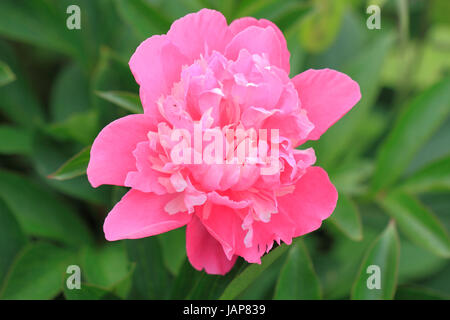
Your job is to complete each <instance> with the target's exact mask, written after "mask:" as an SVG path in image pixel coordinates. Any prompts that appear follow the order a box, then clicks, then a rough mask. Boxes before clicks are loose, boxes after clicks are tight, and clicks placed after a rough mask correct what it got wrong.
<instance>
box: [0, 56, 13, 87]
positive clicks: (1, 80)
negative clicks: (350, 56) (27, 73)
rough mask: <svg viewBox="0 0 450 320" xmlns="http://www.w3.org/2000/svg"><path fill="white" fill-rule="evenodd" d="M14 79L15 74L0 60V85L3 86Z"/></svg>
mask: <svg viewBox="0 0 450 320" xmlns="http://www.w3.org/2000/svg"><path fill="white" fill-rule="evenodd" d="M15 79H16V76H15V74H14V73H13V72H12V71H11V69H10V68H9V67H8V65H7V64H6V63H4V62H3V61H0V86H4V85H5V84H8V83H10V82H12V81H14V80H15Z"/></svg>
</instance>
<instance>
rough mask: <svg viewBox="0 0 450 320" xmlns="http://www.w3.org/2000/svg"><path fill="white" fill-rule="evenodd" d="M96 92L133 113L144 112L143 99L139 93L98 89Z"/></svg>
mask: <svg viewBox="0 0 450 320" xmlns="http://www.w3.org/2000/svg"><path fill="white" fill-rule="evenodd" d="M96 94H97V95H98V96H99V97H102V98H103V99H105V100H107V101H109V102H111V103H114V104H115V105H117V106H119V107H121V108H124V109H125V110H127V111H130V112H132V113H142V112H143V109H142V106H141V100H140V99H139V96H138V95H137V94H134V93H131V92H125V91H97V92H96Z"/></svg>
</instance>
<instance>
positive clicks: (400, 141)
mask: <svg viewBox="0 0 450 320" xmlns="http://www.w3.org/2000/svg"><path fill="white" fill-rule="evenodd" d="M449 112H450V78H449V77H447V78H446V79H444V80H443V81H441V82H440V83H438V84H436V85H435V86H433V87H431V88H429V89H427V90H426V91H424V92H422V93H421V94H419V95H418V96H417V97H415V98H414V99H413V100H412V101H410V102H408V103H407V106H406V107H405V110H404V112H403V113H402V114H401V115H400V117H399V119H398V120H397V122H396V124H395V126H394V128H393V129H392V131H391V133H390V134H389V136H388V137H387V139H386V140H385V142H384V143H383V145H382V146H381V147H380V149H379V151H378V157H377V162H376V167H375V174H374V178H373V179H372V190H373V191H374V192H378V191H380V190H382V189H384V188H386V187H389V186H390V185H392V184H393V183H394V182H395V181H396V180H397V179H398V178H399V177H400V176H401V174H402V173H403V172H404V170H405V169H406V168H407V166H408V164H409V163H410V162H411V160H412V158H413V157H414V155H415V154H416V152H417V151H418V150H419V148H420V147H421V146H422V145H423V144H424V143H425V142H426V141H427V140H428V139H429V138H430V137H431V135H432V134H433V133H434V132H435V131H436V130H437V129H438V128H439V126H440V125H441V124H442V123H443V121H444V120H445V119H446V117H447V115H448V114H449Z"/></svg>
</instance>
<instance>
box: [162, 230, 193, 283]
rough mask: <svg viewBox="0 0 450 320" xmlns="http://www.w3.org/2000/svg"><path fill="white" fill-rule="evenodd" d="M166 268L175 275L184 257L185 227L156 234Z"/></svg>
mask: <svg viewBox="0 0 450 320" xmlns="http://www.w3.org/2000/svg"><path fill="white" fill-rule="evenodd" d="M158 240H159V242H160V243H161V246H162V254H163V258H164V263H165V264H166V267H167V269H169V271H170V272H171V273H172V274H173V275H177V274H178V271H179V270H180V268H181V266H182V265H183V261H184V260H185V258H186V229H185V228H178V229H175V230H172V231H169V232H165V233H163V234H160V235H158Z"/></svg>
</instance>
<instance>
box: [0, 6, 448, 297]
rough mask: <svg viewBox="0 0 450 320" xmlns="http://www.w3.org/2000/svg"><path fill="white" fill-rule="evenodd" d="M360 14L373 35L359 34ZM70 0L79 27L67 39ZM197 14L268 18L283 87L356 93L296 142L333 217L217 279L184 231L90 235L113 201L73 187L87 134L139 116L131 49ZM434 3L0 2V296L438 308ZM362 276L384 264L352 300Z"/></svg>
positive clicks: (441, 256) (442, 107)
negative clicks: (371, 19)
mask: <svg viewBox="0 0 450 320" xmlns="http://www.w3.org/2000/svg"><path fill="white" fill-rule="evenodd" d="M371 3H376V4H378V5H380V7H381V26H382V28H381V30H369V29H367V27H366V19H367V18H368V16H369V15H368V14H367V13H366V8H367V6H368V5H369V4H371ZM71 4H77V5H79V6H80V8H81V26H82V28H81V30H68V29H67V28H66V19H67V17H68V14H67V13H66V8H67V7H68V6H69V5H71ZM203 7H209V8H214V9H218V10H220V11H221V12H223V13H224V14H225V16H226V17H227V19H228V21H229V22H230V21H232V20H233V19H235V18H238V17H242V16H253V17H257V18H266V19H270V20H272V21H273V22H275V23H276V24H277V25H278V26H279V27H280V28H281V29H282V30H283V32H284V34H285V36H286V37H287V40H288V45H289V48H290V51H291V65H292V75H295V74H297V73H299V72H301V71H303V70H306V69H308V68H325V67H328V68H334V69H337V70H339V71H342V72H345V73H347V74H349V75H350V76H351V77H352V78H353V79H355V80H356V81H357V82H358V83H359V84H360V86H361V90H362V96H363V98H362V100H361V101H360V102H359V104H358V105H357V106H356V107H355V108H354V109H353V110H352V111H351V112H350V113H349V114H348V115H346V116H345V117H344V118H343V119H342V120H341V121H340V122H339V123H338V124H336V125H335V126H334V127H333V128H332V129H330V130H329V131H328V132H327V133H326V134H325V135H324V136H323V137H322V139H321V140H320V141H318V142H314V143H311V145H312V146H313V147H314V148H315V149H316V152H317V155H318V157H317V158H318V165H320V166H323V167H324V168H325V169H326V170H327V171H328V173H329V175H330V177H331V180H332V181H333V182H334V183H335V185H336V186H337V189H338V190H339V202H338V207H337V209H336V211H335V213H334V214H333V215H332V217H331V218H330V219H328V220H327V221H325V223H324V225H323V226H322V228H321V229H320V230H318V231H316V232H313V233H312V234H309V235H307V236H304V237H301V238H299V239H296V240H295V241H294V244H293V245H292V246H289V247H288V246H285V245H281V246H279V247H278V248H276V249H274V250H273V251H272V252H271V253H269V254H268V255H267V256H266V257H264V258H263V262H262V264H261V265H248V264H247V263H245V262H243V261H242V260H239V261H238V263H237V265H236V266H235V267H234V268H233V270H232V271H231V272H230V273H229V274H228V275H227V276H225V277H221V276H211V275H207V274H205V273H203V272H198V271H196V270H194V269H193V268H192V267H191V266H190V265H189V263H188V262H187V260H186V254H185V240H184V230H183V229H180V230H175V231H172V232H169V233H167V234H163V235H160V236H156V237H151V238H146V239H140V240H128V241H119V242H113V243H109V242H107V241H106V240H104V237H103V232H102V223H103V220H104V218H105V216H106V214H107V212H108V211H109V210H110V209H111V207H112V206H113V204H114V203H116V202H117V201H118V200H119V199H120V197H121V196H122V195H123V194H124V191H125V190H124V189H123V188H114V187H109V186H104V187H100V188H98V189H93V188H91V187H90V186H89V184H88V182H87V179H86V176H85V175H84V172H85V169H86V164H87V161H88V157H89V145H90V144H91V143H92V141H93V139H94V137H95V136H96V135H97V133H98V132H99V131H100V129H101V128H102V127H103V126H105V125H106V124H107V123H109V122H110V121H112V120H114V119H116V118H118V117H121V116H124V115H126V114H128V113H132V112H140V110H142V109H141V106H140V104H139V99H138V97H137V93H138V87H137V85H136V84H135V82H134V80H133V77H132V75H131V72H130V71H129V68H128V65H127V63H128V60H129V57H130V56H131V54H132V53H133V51H134V50H135V48H136V47H137V46H138V44H139V43H140V42H141V41H143V40H144V39H146V38H147V37H150V36H151V35H153V34H161V33H165V32H167V30H168V28H169V26H170V24H171V23H172V22H173V21H174V20H175V19H176V18H179V17H181V16H183V15H185V14H187V13H189V12H193V11H197V10H199V9H201V8H203ZM449 9H450V8H449V2H448V1H447V0H433V1H425V0H410V1H407V0H398V1H397V0H386V1H381V0H380V1H369V2H367V1H358V0H338V1H335V0H315V1H298V0H259V1H250V0H243V1H237V0H234V1H232V0H227V1H218V0H164V1H162V0H97V1H93V0H77V1H76V0H21V1H18V0H2V1H0V119H1V124H0V163H1V169H0V298H2V299H54V298H56V299H127V298H132V299H168V298H176V299H184V298H191V299H217V298H222V299H235V298H241V299H272V298H275V299H321V298H322V299H347V298H353V299H393V298H395V299H448V298H449V297H450V264H449V260H448V258H449V257H450V241H449V236H448V230H449V228H450V215H449V213H450V198H449V191H450V117H449V113H450V76H449V70H450V59H449V58H450V21H449V19H448V13H449V11H450V10H449ZM74 155H75V156H74ZM113 160H114V159H112V161H113ZM69 265H79V266H80V267H81V271H82V282H83V283H82V289H81V290H68V289H67V287H66V285H65V281H66V279H67V276H68V274H67V273H66V268H67V267H68V266H69ZM369 265H379V266H380V268H381V284H382V286H381V289H380V290H369V289H367V286H366V280H367V277H368V274H367V272H366V270H367V267H368V266H369Z"/></svg>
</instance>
